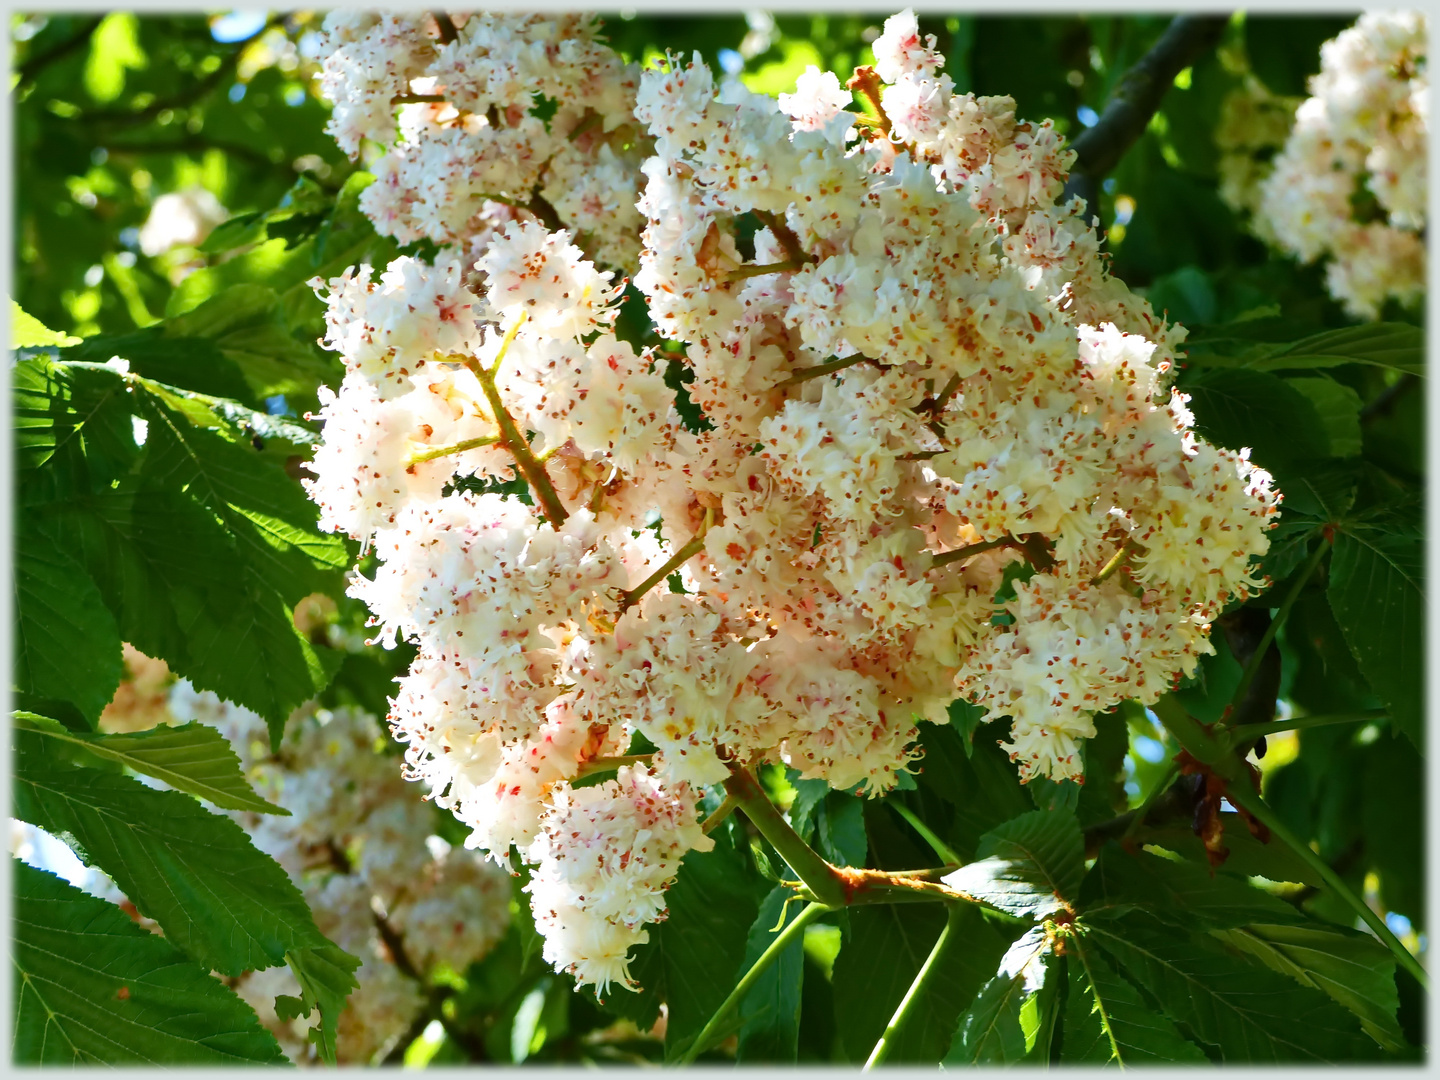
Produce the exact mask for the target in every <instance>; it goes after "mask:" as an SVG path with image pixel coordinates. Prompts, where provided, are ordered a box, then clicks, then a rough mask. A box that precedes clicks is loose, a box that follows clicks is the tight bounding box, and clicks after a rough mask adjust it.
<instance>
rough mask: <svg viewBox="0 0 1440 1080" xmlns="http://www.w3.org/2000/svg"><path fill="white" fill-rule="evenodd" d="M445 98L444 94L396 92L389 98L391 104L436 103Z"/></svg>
mask: <svg viewBox="0 0 1440 1080" xmlns="http://www.w3.org/2000/svg"><path fill="white" fill-rule="evenodd" d="M444 100H446V99H445V95H444V94H396V95H395V96H394V97H392V98H391V99H390V104H391V105H438V104H440V102H442V101H444Z"/></svg>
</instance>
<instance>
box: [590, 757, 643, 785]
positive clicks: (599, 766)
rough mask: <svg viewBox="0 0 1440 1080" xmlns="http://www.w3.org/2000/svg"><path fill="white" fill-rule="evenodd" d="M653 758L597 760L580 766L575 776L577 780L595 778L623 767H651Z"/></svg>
mask: <svg viewBox="0 0 1440 1080" xmlns="http://www.w3.org/2000/svg"><path fill="white" fill-rule="evenodd" d="M652 757H654V755H653V754H622V755H620V756H618V757H602V758H595V759H594V760H592V761H587V762H585V764H583V765H581V766H580V771H579V772H577V773H576V774H575V779H576V780H579V779H581V778H582V777H585V776H594V775H595V774H596V773H602V772H613V771H614V770H616V769H618V768H620V766H622V765H649V764H650V759H651V758H652Z"/></svg>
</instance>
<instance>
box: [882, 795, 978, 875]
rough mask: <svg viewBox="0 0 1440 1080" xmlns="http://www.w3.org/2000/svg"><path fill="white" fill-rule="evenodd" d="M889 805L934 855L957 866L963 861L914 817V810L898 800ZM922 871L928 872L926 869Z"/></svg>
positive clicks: (932, 831)
mask: <svg viewBox="0 0 1440 1080" xmlns="http://www.w3.org/2000/svg"><path fill="white" fill-rule="evenodd" d="M889 805H890V809H892V810H894V811H895V812H896V813H897V814H899V815H900V816H901V817H902V818H904V819H905V820H906V821H907V822H909V823H910V827H911V828H912V829H914V830H915V831H916V832H918V833H919V834H920V835H921V836H922V837H924V839H925V842H926V843H927V844H929V845H930V848H931V850H932V851H934V852H935V854H936V855H939V856H940V858H942V859H944V860H945V861H946V862H947V863H954V864H955V866H957V867H958V866H961V865H962V864H963V863H964V862H965V860H964V859H962V858H960V856H959V855H956V854H955V850H954V849H953V848H951V847H950V845H948V844H947V843H945V841H944V840H941V839H940V837H938V836H936V835H935V832H934V830H932V829H931V828H930V826H929V825H926V824H925V823H924V822H923V821H921V820H920V819H919V818H918V817H916V816H915V813H914V811H912V810H911V809H910V808H909V807H908V806H902V805H901V804H900V803H898V802H892V803H890V804H889ZM923 872H925V873H928V871H923Z"/></svg>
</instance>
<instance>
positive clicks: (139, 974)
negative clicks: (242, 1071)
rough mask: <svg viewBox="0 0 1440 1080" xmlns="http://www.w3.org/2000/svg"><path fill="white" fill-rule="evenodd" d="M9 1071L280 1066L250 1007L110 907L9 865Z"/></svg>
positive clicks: (41, 873) (52, 879) (17, 865)
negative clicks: (33, 1068) (62, 1067)
mask: <svg viewBox="0 0 1440 1080" xmlns="http://www.w3.org/2000/svg"><path fill="white" fill-rule="evenodd" d="M11 866H12V870H13V877H12V882H13V887H14V892H13V893H12V897H13V901H14V908H13V909H12V910H13V912H14V920H15V921H14V923H13V924H12V933H13V936H12V937H11V939H10V955H11V960H12V961H13V963H14V973H15V981H14V984H13V992H14V1001H15V1014H14V1021H15V1027H14V1031H13V1036H12V1039H13V1041H12V1044H11V1061H12V1062H14V1063H15V1064H16V1065H80V1064H85V1065H91V1064H93V1065H110V1066H114V1065H241V1064H265V1065H271V1064H283V1063H284V1062H285V1060H286V1059H285V1055H284V1054H283V1053H281V1051H280V1046H279V1044H278V1043H276V1041H275V1037H274V1036H273V1035H271V1034H270V1033H269V1032H268V1031H266V1030H265V1029H264V1028H263V1027H261V1026H260V1021H259V1020H258V1019H257V1018H256V1016H255V1013H254V1011H253V1010H252V1009H251V1008H250V1007H249V1006H248V1005H246V1004H245V1003H244V1002H243V1001H241V1000H240V998H239V997H237V996H236V995H235V992H234V991H233V990H230V989H229V988H228V987H226V986H225V985H224V984H222V983H221V982H220V981H219V980H218V979H215V978H213V977H212V976H211V975H209V974H208V973H207V972H206V971H205V970H204V969H203V968H200V967H198V966H196V965H195V964H193V963H191V962H190V961H189V960H187V959H186V958H185V956H184V955H183V954H182V953H181V952H180V951H179V950H178V949H176V948H175V946H174V945H172V944H171V943H170V942H168V941H166V940H165V939H164V938H162V937H158V936H157V935H155V934H152V933H150V932H149V931H147V930H144V929H142V928H141V927H139V926H136V925H135V923H134V922H133V921H131V919H129V918H128V917H127V916H126V915H125V914H124V913H123V912H121V911H120V909H119V908H117V907H116V906H115V905H113V904H109V903H106V902H105V901H104V900H97V899H96V898H95V897H93V896H90V895H88V894H86V893H83V892H81V891H80V890H79V889H76V888H74V887H73V886H70V885H67V884H66V883H65V882H63V881H61V880H60V879H59V878H57V877H55V876H54V875H53V874H49V873H46V872H44V871H42V870H36V869H34V868H33V867H30V866H26V865H25V864H24V863H22V862H19V861H15V860H12V862H11Z"/></svg>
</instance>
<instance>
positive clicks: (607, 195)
mask: <svg viewBox="0 0 1440 1080" xmlns="http://www.w3.org/2000/svg"><path fill="white" fill-rule="evenodd" d="M598 29H599V28H598V24H597V23H596V22H595V21H594V19H593V17H591V16H588V15H573V14H572V15H562V14H541V15H533V14H532V15H520V14H475V15H469V16H464V15H456V16H454V17H453V18H451V17H449V16H446V15H443V14H440V15H435V14H427V13H425V12H423V11H416V12H413V13H404V12H402V13H398V14H380V13H375V12H367V11H362V10H359V9H340V10H337V11H333V12H331V13H330V14H329V15H327V16H326V18H325V22H324V43H323V46H322V47H323V48H325V49H326V50H327V56H326V59H325V62H324V67H323V70H322V72H321V75H320V87H321V92H322V93H323V94H324V95H325V96H326V97H327V98H328V99H329V100H330V101H331V102H333V103H334V111H333V113H332V114H331V119H330V123H329V127H328V130H329V132H330V133H331V134H332V135H333V136H334V137H335V140H336V142H338V143H339V145H340V147H341V149H343V150H344V151H345V152H346V153H348V154H349V155H350V156H351V157H352V158H356V157H358V156H359V155H360V153H361V151H362V147H364V146H365V145H367V144H369V145H371V146H372V147H373V153H372V156H371V157H370V159H369V161H368V167H369V169H370V171H371V172H372V173H373V174H374V176H375V182H374V183H373V184H372V185H370V186H369V187H368V188H366V189H365V191H364V192H363V193H362V194H361V196H360V205H361V208H362V209H363V210H364V212H365V213H366V214H367V215H368V216H369V217H370V219H371V220H372V221H373V222H374V223H375V227H376V228H377V229H378V230H379V231H380V232H382V233H384V234H385V235H387V236H393V237H395V238H396V239H397V240H399V241H400V242H401V243H410V242H411V241H414V240H419V239H421V238H428V239H430V240H432V241H434V242H435V243H437V244H457V245H459V246H461V247H462V248H464V249H466V250H468V251H471V252H474V253H478V251H479V250H481V249H483V247H484V242H485V240H486V239H487V238H488V236H489V235H490V232H491V231H492V230H493V229H494V228H495V227H497V226H499V225H501V224H503V223H504V222H507V221H510V220H512V219H514V218H515V217H517V216H523V217H528V216H529V214H530V213H535V212H538V213H540V214H542V215H544V216H547V217H549V218H550V219H552V224H554V226H555V227H556V228H558V227H560V226H561V225H564V226H565V227H566V228H568V229H569V230H570V231H571V233H572V234H578V235H579V236H581V237H582V238H583V243H584V246H585V249H586V250H587V251H589V252H590V253H591V254H592V256H594V257H595V258H597V259H598V260H599V261H601V262H603V263H605V264H607V265H611V266H618V267H625V268H629V267H632V266H633V264H634V261H635V257H636V256H637V255H638V253H639V228H640V224H641V220H640V216H639V213H638V211H637V210H636V209H635V199H636V196H637V194H638V189H639V184H640V172H639V167H640V162H641V160H642V158H643V157H644V148H645V146H646V141H647V140H646V139H645V138H644V137H643V133H642V132H641V131H640V129H639V128H638V127H637V125H636V123H635V119H634V103H635V89H636V86H637V85H638V82H639V69H638V67H637V66H636V65H634V64H626V63H624V61H623V60H621V58H620V56H619V55H618V54H617V53H616V52H615V51H614V50H613V49H611V48H610V47H609V46H607V45H605V44H604V43H603V42H602V41H601V40H599V38H598V37H597V34H598ZM544 104H548V105H549V106H550V107H551V109H552V110H553V111H551V112H550V115H548V116H545V117H544V118H542V116H541V115H540V113H541V112H542V111H543V110H541V108H540V106H542V105H544ZM520 208H523V209H520Z"/></svg>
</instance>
